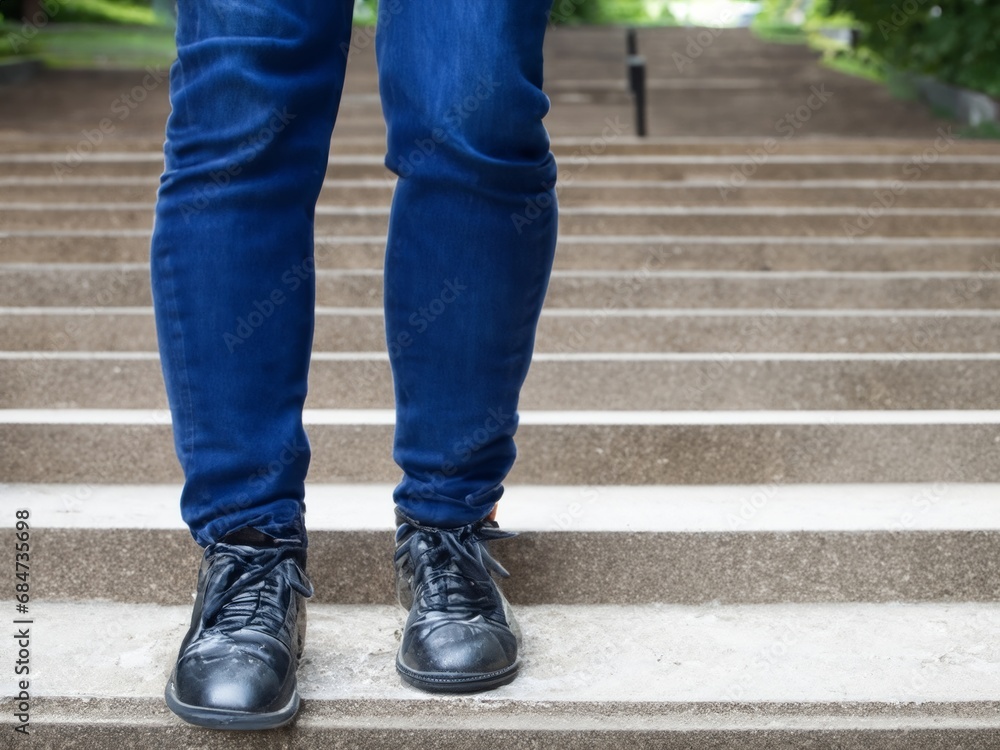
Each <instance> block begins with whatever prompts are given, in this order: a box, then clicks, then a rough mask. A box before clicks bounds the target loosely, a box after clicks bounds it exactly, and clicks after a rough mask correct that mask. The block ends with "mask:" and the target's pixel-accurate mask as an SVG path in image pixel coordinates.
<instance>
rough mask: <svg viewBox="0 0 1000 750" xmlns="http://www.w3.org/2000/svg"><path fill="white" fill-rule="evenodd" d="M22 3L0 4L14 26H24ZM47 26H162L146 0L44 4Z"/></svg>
mask: <svg viewBox="0 0 1000 750" xmlns="http://www.w3.org/2000/svg"><path fill="white" fill-rule="evenodd" d="M22 6H23V3H15V2H4V1H2V0H0V8H2V9H3V16H4V17H5V18H6V19H7V20H8V22H12V23H17V24H20V23H21V20H20V19H21V13H22ZM39 12H40V13H41V14H42V16H43V17H44V18H45V23H43V24H35V25H38V26H46V25H48V23H49V22H52V23H112V24H127V25H132V26H151V25H154V24H157V23H161V21H162V19H161V18H159V17H158V16H157V14H156V12H155V11H154V10H153V9H152V8H151V7H150V3H149V2H148V1H146V0H140V1H139V2H136V0H43V1H42V7H41V9H40V11H39Z"/></svg>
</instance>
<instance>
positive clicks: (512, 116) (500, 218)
mask: <svg viewBox="0 0 1000 750" xmlns="http://www.w3.org/2000/svg"><path fill="white" fill-rule="evenodd" d="M549 2H550V0H520V1H518V2H515V1H514V0H488V1H487V0H382V8H381V10H380V21H379V27H378V32H377V37H376V49H377V51H378V68H379V78H380V86H381V96H382V104H383V110H384V112H385V117H386V124H387V126H388V144H387V156H386V166H387V167H388V168H389V169H390V170H392V171H393V172H395V173H396V175H397V176H398V181H397V184H396V190H395V195H394V197H393V203H392V211H391V216H390V225H389V234H388V240H387V247H386V256H385V275H384V285H385V321H386V336H387V344H388V350H389V357H390V363H391V367H392V373H393V381H394V386H395V398H396V429H395V438H394V447H393V457H394V459H395V461H396V463H397V464H398V465H399V467H400V468H401V469H402V480H401V482H400V483H399V485H398V486H397V488H396V490H395V492H394V494H393V499H394V500H395V502H396V504H397V505H398V506H399V508H400V509H401V510H402V512H403V513H405V514H406V515H407V516H409V517H411V518H413V519H414V520H416V521H418V522H421V523H424V524H428V525H436V526H442V527H448V526H459V525H464V524H466V523H471V522H473V521H476V520H478V519H480V518H482V517H484V516H485V515H487V514H488V513H489V512H490V510H491V509H492V507H493V505H494V504H495V503H496V501H497V500H498V499H499V497H500V495H501V493H502V492H503V487H502V481H503V479H504V478H505V476H506V475H507V473H508V472H509V470H510V468H511V465H512V464H513V462H514V456H515V448H514V440H513V437H514V432H515V429H516V427H517V402H518V394H519V391H520V388H521V384H522V382H523V381H524V378H525V375H526V374H527V369H528V365H529V362H530V359H531V352H532V348H533V345H534V337H535V328H536V325H537V322H538V317H539V314H540V311H541V306H542V302H543V299H544V296H545V291H546V288H547V286H548V280H549V273H550V270H551V267H552V258H553V253H554V250H555V240H556V225H557V209H556V201H555V194H554V184H555V177H556V167H555V162H554V160H553V157H552V154H551V153H550V151H549V140H548V136H547V134H546V131H545V129H544V127H543V125H542V118H543V116H544V115H545V114H546V113H547V111H548V104H549V102H548V99H547V98H546V96H545V95H544V94H543V93H542V90H541V86H542V41H543V37H544V33H545V28H546V25H547V16H548V10H549ZM352 9H353V0H260V1H259V2H255V3H247V2H244V0H239V1H238V2H237V1H236V0H180V2H179V4H178V10H179V19H178V26H177V47H178V51H177V61H176V62H175V64H174V66H173V68H172V69H171V74H170V83H171V103H172V107H173V109H172V112H171V115H170V118H169V120H168V123H167V139H166V144H165V146H164V151H165V171H164V174H163V177H162V180H161V185H160V190H159V195H158V200H157V206H156V220H155V228H154V232H153V240H152V253H151V265H152V286H153V300H154V308H155V315H156V326H157V334H158V337H159V347H160V355H161V361H162V366H163V374H164V379H165V382H166V388H167V394H168V397H169V401H170V409H171V414H172V417H173V427H174V442H175V447H176V450H177V455H178V458H179V459H180V462H181V465H182V467H183V470H184V475H185V484H184V489H183V493H182V496H181V512H182V515H183V518H184V520H185V522H186V523H187V524H188V526H189V527H190V529H191V533H192V534H193V536H194V538H195V539H196V541H197V542H198V543H199V544H202V545H207V544H210V543H212V542H214V541H217V540H218V539H220V538H221V537H223V536H225V535H226V534H227V533H229V532H230V531H234V530H236V529H239V528H242V527H244V526H252V527H254V528H257V529H259V530H261V531H264V532H266V533H268V534H271V535H274V536H277V537H281V538H294V539H300V540H301V541H302V542H303V543H305V541H306V534H305V526H304V523H303V514H304V507H305V506H304V483H305V478H306V472H307V469H308V466H309V460H310V449H309V442H308V440H307V438H306V433H305V430H304V428H303V424H302V408H303V403H304V400H305V397H306V386H307V375H308V368H309V359H310V351H311V347H312V339H313V317H314V305H315V285H314V277H315V274H314V273H313V268H314V267H313V218H314V208H315V204H316V200H317V196H318V195H319V191H320V188H321V186H322V184H323V179H324V174H325V171H326V165H327V158H328V155H329V144H330V135H331V131H332V129H333V125H334V121H335V118H336V114H337V109H338V105H339V102H340V97H341V91H342V88H343V82H344V71H345V66H346V50H347V49H348V46H349V43H350V32H351V12H352ZM387 499H388V498H387Z"/></svg>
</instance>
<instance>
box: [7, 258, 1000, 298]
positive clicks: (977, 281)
mask: <svg viewBox="0 0 1000 750" xmlns="http://www.w3.org/2000/svg"><path fill="white" fill-rule="evenodd" d="M444 281H445V280H444V279H442V280H441V282H439V283H443V282H444ZM454 281H455V282H456V283H457V284H459V285H463V286H464V285H465V284H464V283H463V281H464V280H463V279H454ZM382 287H383V278H382V272H381V271H378V270H361V269H352V270H346V271H345V270H320V271H318V272H317V273H316V304H317V305H320V306H325V307H352V308H354V307H377V308H379V309H381V306H382ZM278 288H279V289H280V288H282V287H281V285H280V284H279V286H278ZM0 298H2V299H3V300H4V301H5V303H6V304H7V305H9V306H32V305H43V306H51V307H77V306H88V305H96V306H100V307H139V306H146V305H151V304H152V299H151V296H150V280H149V270H148V268H147V266H146V265H145V264H142V265H141V266H137V265H131V264H130V265H115V264H109V265H93V266H80V265H77V264H69V265H66V266H51V265H11V266H6V267H2V266H0ZM471 299H472V298H471V297H464V296H462V295H460V296H459V297H458V299H457V300H455V307H454V309H456V310H461V309H462V307H463V304H465V302H466V301H467V300H471ZM545 303H546V306H547V308H548V309H555V308H576V309H588V308H589V309H598V310H599V309H605V308H614V307H620V308H626V309H628V308H655V309H672V308H681V309H720V308H732V309H738V308H746V309H769V308H780V309H785V310H803V309H819V310H833V309H849V310H857V309H883V310H906V309H919V310H928V309H930V310H934V309H941V310H948V309H951V310H976V309H990V310H996V309H998V308H1000V273H986V272H979V273H966V274H955V273H950V274H934V273H933V272H928V273H925V274H923V275H920V276H917V277H914V276H912V275H909V274H901V275H893V274H891V273H888V272H883V273H840V274H838V273H823V272H821V273H818V274H802V273H796V272H785V273H782V272H776V271H773V272H764V273H753V272H731V271H716V272H712V271H667V270H662V269H660V268H659V267H658V266H656V265H655V263H654V262H653V261H652V260H651V261H650V262H649V263H647V264H646V265H645V266H643V267H642V268H641V269H640V270H631V271H619V272H613V271H596V272H595V271H583V270H581V271H563V270H557V271H555V272H554V273H553V275H552V278H551V281H550V283H549V288H548V293H547V295H546V299H545Z"/></svg>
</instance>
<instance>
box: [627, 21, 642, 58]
mask: <svg viewBox="0 0 1000 750" xmlns="http://www.w3.org/2000/svg"><path fill="white" fill-rule="evenodd" d="M625 39H626V42H625V45H626V49H627V51H626V54H627V55H628V56H629V57H632V56H633V55H638V54H639V32H638V31H637V30H636V29H633V28H630V29H629V30H628V33H627V34H626V37H625Z"/></svg>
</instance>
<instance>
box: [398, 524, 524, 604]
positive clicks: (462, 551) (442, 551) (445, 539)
mask: <svg viewBox="0 0 1000 750" xmlns="http://www.w3.org/2000/svg"><path fill="white" fill-rule="evenodd" d="M397 534H398V535H399V538H403V537H406V536H407V535H409V538H408V539H406V541H405V542H404V543H403V544H402V545H400V548H399V549H398V550H397V551H396V559H397V560H398V559H399V558H400V557H401V556H403V555H407V554H410V550H411V547H412V545H413V544H414V542H415V540H416V539H417V538H418V537H420V538H422V539H424V540H426V541H427V542H428V543H429V546H430V548H429V549H428V550H427V551H426V552H424V553H422V554H421V555H419V556H418V558H417V560H416V561H415V564H414V571H413V576H414V580H415V581H425V580H427V577H428V575H429V574H430V575H434V573H437V575H436V576H435V578H436V579H439V578H443V577H448V578H451V579H455V580H457V581H458V583H459V587H460V588H461V595H460V596H459V595H458V594H459V592H458V591H456V589H455V587H444V586H429V587H428V589H429V590H427V591H425V597H424V603H425V604H426V605H428V606H429V607H431V608H439V607H444V606H445V605H447V608H448V609H449V610H451V611H452V612H453V613H457V610H459V609H460V610H466V611H473V612H474V611H478V610H481V609H484V608H489V607H490V606H491V605H492V601H493V600H492V596H491V591H490V590H488V589H483V588H482V587H480V586H478V584H477V580H478V581H482V580H484V579H488V578H489V576H490V572H494V573H497V574H498V575H500V576H501V577H503V578H509V577H510V573H508V572H507V570H506V569H505V568H504V567H503V566H502V565H501V564H500V563H499V562H497V561H496V559H494V558H493V556H492V555H491V554H490V553H489V551H488V550H487V549H486V546H485V543H486V542H489V541H492V540H495V539H509V538H511V537H515V536H517V534H516V533H514V532H512V531H501V530H500V529H499V528H497V527H495V526H491V525H487V524H473V525H470V526H462V527H460V528H457V529H428V528H424V527H421V526H418V525H416V524H410V523H403V524H402V525H401V526H400V528H399V530H398V531H397ZM432 540H434V541H435V542H436V543H433V544H432V543H431V542H432ZM442 557H446V559H448V561H449V562H451V563H453V564H454V569H453V570H449V571H445V572H438V571H439V568H440V561H441V559H442ZM428 569H430V570H428ZM428 582H430V581H428ZM470 589H474V591H475V593H473V591H470ZM439 600H440V601H439Z"/></svg>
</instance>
